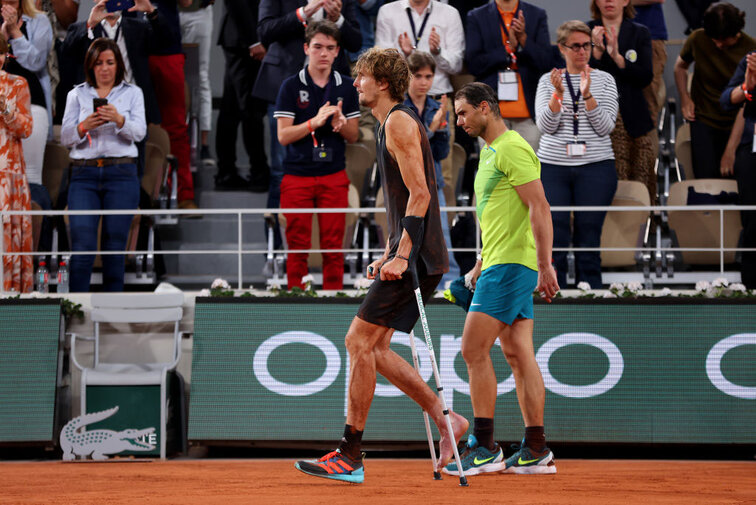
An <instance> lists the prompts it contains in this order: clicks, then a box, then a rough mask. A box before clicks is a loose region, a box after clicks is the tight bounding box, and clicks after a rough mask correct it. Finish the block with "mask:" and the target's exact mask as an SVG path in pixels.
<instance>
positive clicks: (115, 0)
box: [105, 0, 134, 12]
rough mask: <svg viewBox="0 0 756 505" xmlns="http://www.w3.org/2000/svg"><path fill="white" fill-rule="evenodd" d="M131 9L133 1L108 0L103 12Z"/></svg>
mask: <svg viewBox="0 0 756 505" xmlns="http://www.w3.org/2000/svg"><path fill="white" fill-rule="evenodd" d="M132 7H134V0H108V1H107V2H105V10H106V11H108V12H118V11H125V10H129V9H131V8H132Z"/></svg>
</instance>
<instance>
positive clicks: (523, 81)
mask: <svg viewBox="0 0 756 505" xmlns="http://www.w3.org/2000/svg"><path fill="white" fill-rule="evenodd" d="M550 40H551V39H550V37H549V26H548V21H547V19H546V11H545V10H543V9H541V8H540V7H536V6H534V5H531V4H528V3H525V2H522V1H519V2H518V0H496V2H491V3H489V4H486V5H483V6H481V7H478V8H477V9H473V10H472V11H470V12H469V13H468V14H467V31H466V42H467V43H466V47H465V60H466V61H467V69H468V70H469V72H470V73H471V74H473V75H474V76H475V80H476V81H480V82H484V83H486V84H488V85H489V86H491V88H493V90H494V91H497V92H498V98H499V111H500V112H501V117H503V118H504V120H505V123H506V124H507V127H508V128H510V129H512V130H515V131H517V132H518V133H520V135H522V136H523V138H525V140H526V141H527V142H528V143H529V144H530V145H531V147H533V149H534V150H538V141H539V139H540V133H539V131H538V128H537V127H536V125H535V121H534V120H533V118H534V117H535V95H536V89H537V88H538V79H539V78H540V77H541V75H542V74H544V73H545V72H547V71H548V70H550V69H551V66H552V65H551V62H552V50H551V42H550ZM500 81H503V82H502V85H500V84H499V82H500Z"/></svg>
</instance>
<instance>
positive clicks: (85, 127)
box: [61, 38, 147, 291]
mask: <svg viewBox="0 0 756 505" xmlns="http://www.w3.org/2000/svg"><path fill="white" fill-rule="evenodd" d="M84 71H85V75H86V82H84V83H82V84H79V85H78V86H76V87H75V88H74V89H72V90H71V91H70V92H69V93H68V98H67V100H66V112H65V114H64V116H63V126H62V129H61V143H62V144H63V145H65V146H67V147H70V148H71V153H70V156H71V162H72V163H71V164H72V174H71V185H70V188H69V190H68V208H69V210H116V209H136V208H137V205H138V204H139V178H138V176H137V167H136V158H137V147H136V145H135V142H139V141H140V140H142V139H143V138H144V135H145V132H146V129H147V125H146V123H145V118H144V97H143V95H142V90H141V89H140V88H139V87H138V86H134V85H132V84H128V83H127V82H125V81H124V73H125V67H124V64H123V58H122V57H121V52H120V51H119V49H118V46H117V45H116V43H115V42H114V41H112V40H110V39H105V38H100V39H96V40H95V41H94V42H92V45H91V46H89V50H88V51H87V55H86V57H85V59H84ZM132 218H133V216H131V215H112V216H103V219H102V239H101V242H102V243H101V247H100V250H102V251H123V250H124V249H125V247H126V240H127V238H128V234H129V228H130V226H131V220H132ZM99 222H100V216H97V215H87V216H71V220H70V225H71V247H72V250H73V251H96V250H98V247H97V227H98V224H99ZM93 262H94V256H93V255H74V256H73V258H72V259H71V262H70V266H71V291H89V283H90V278H91V274H92V264H93ZM124 262H125V258H124V255H122V254H118V255H103V257H102V281H103V290H104V291H123V276H124V269H125V263H124Z"/></svg>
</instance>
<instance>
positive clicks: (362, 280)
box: [354, 275, 373, 289]
mask: <svg viewBox="0 0 756 505" xmlns="http://www.w3.org/2000/svg"><path fill="white" fill-rule="evenodd" d="M371 284H373V281H372V280H371V279H368V278H367V277H363V276H361V275H360V276H359V277H357V279H355V281H354V287H355V289H368V288H369V287H370V285H371Z"/></svg>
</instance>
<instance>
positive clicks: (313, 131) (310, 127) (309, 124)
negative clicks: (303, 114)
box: [307, 119, 315, 133]
mask: <svg viewBox="0 0 756 505" xmlns="http://www.w3.org/2000/svg"><path fill="white" fill-rule="evenodd" d="M311 121H312V119H308V120H307V129H308V130H310V133H315V130H314V129H313V128H312V123H311Z"/></svg>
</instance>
